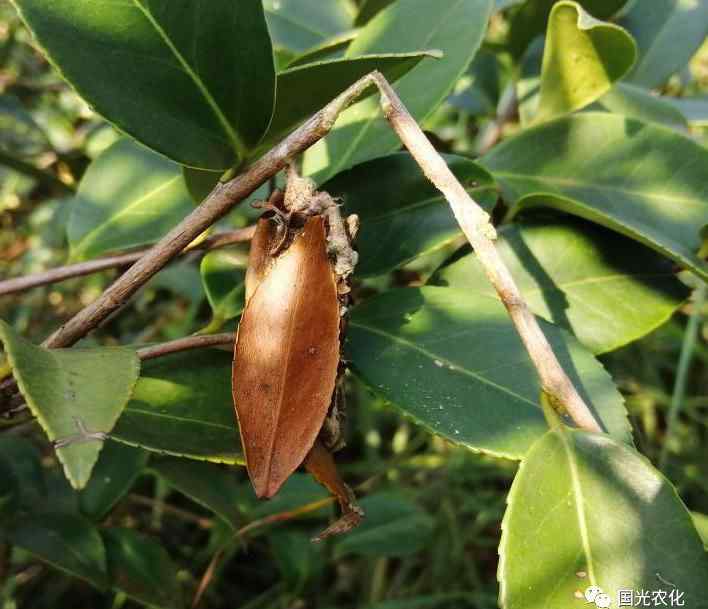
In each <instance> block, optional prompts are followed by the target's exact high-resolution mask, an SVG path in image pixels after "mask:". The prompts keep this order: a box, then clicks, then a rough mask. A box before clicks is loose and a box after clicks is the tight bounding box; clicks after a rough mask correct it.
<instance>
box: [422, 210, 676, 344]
mask: <svg viewBox="0 0 708 609" xmlns="http://www.w3.org/2000/svg"><path fill="white" fill-rule="evenodd" d="M496 246H497V251H498V252H499V253H500V255H501V257H502V260H503V261H504V263H505V264H506V266H507V268H508V269H509V270H510V271H511V274H512V275H513V277H514V280H515V281H516V284H517V285H518V286H519V289H520V290H521V292H522V294H523V296H524V300H526V302H527V303H528V305H529V307H531V310H532V311H533V312H534V313H536V314H537V315H540V316H542V317H544V318H545V319H547V320H549V321H552V322H553V323H555V324H557V325H559V326H561V327H563V328H565V329H567V330H570V331H571V332H572V333H573V334H575V336H576V337H577V338H578V339H579V340H580V342H581V343H583V344H584V345H585V346H586V347H587V348H588V349H590V350H591V351H593V352H594V353H604V352H605V351H611V350H613V349H616V348H618V347H621V346H622V345H624V344H626V343H629V342H631V341H633V340H636V339H638V338H640V337H641V336H644V335H645V334H648V333H649V332H651V331H652V330H654V329H655V328H657V327H658V326H660V325H661V324H663V323H664V322H665V321H666V320H667V319H668V318H669V317H670V316H671V315H672V314H673V313H674V311H676V309H677V308H678V307H679V306H680V305H681V304H682V302H683V301H684V300H685V299H686V298H687V297H688V294H689V291H688V289H687V288H686V287H685V286H684V285H683V284H682V283H681V282H680V281H678V280H677V279H676V277H675V275H674V273H673V271H672V269H671V264H670V263H669V261H668V260H666V259H665V258H663V257H662V256H660V255H659V254H657V253H655V252H654V251H652V250H650V249H648V248H645V247H644V246H642V245H639V244H634V243H632V242H631V241H630V240H629V239H627V238H625V237H622V236H620V235H618V234H616V233H613V232H611V231H608V230H607V229H604V228H601V227H599V226H596V225H592V224H590V223H587V222H583V221H580V220H577V219H573V218H569V217H566V218H557V219H551V220H545V221H530V222H525V223H522V224H518V225H510V226H505V227H504V228H502V229H501V230H500V231H499V239H498V240H497V242H496ZM432 283H435V284H437V285H446V286H451V287H454V288H468V289H470V290H473V291H475V292H477V293H479V294H484V295H487V296H490V297H493V298H497V293H496V292H495V290H494V288H492V286H491V284H490V283H489V281H488V280H487V278H486V275H485V274H484V270H483V269H482V266H481V264H480V263H479V261H478V260H477V257H476V256H474V255H473V254H469V255H467V256H465V257H464V258H462V259H460V260H458V261H457V262H455V263H454V264H451V265H450V266H447V267H445V268H443V269H442V270H441V271H439V272H438V274H437V275H436V276H435V277H434V279H433V281H432Z"/></svg>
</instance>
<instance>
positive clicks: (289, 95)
mask: <svg viewBox="0 0 708 609" xmlns="http://www.w3.org/2000/svg"><path fill="white" fill-rule="evenodd" d="M425 56H433V57H436V56H437V55H435V54H433V53H432V52H426V51H424V52H417V53H388V54H386V53H380V54H377V55H363V56H361V57H344V58H341V59H329V60H325V61H318V62H316V63H308V64H306V65H303V66H297V67H294V68H289V69H287V70H285V71H283V72H280V73H278V97H277V100H276V103H275V110H274V112H273V120H272V122H271V124H270V127H269V128H268V133H267V134H266V136H265V139H264V140H263V142H262V143H261V145H260V146H259V148H258V151H266V150H268V149H269V148H270V147H271V146H273V145H275V144H276V143H278V142H279V141H280V140H281V139H283V138H284V137H285V136H286V135H287V134H288V133H290V132H291V131H292V130H293V129H294V128H295V127H297V126H298V125H299V124H300V123H301V122H303V121H304V120H305V119H307V118H309V117H310V116H312V115H313V114H314V113H315V112H317V111H318V110H319V109H320V108H322V107H323V106H325V105H326V104H327V103H329V102H330V101H332V100H333V99H334V98H335V97H337V95H339V94H340V93H341V92H342V91H344V90H345V89H346V88H347V87H348V86H349V85H351V84H352V83H353V82H355V81H356V80H358V79H359V78H361V77H362V76H364V75H365V74H368V73H369V72H372V71H373V70H379V71H380V72H381V73H382V74H383V75H384V76H385V77H386V78H387V79H388V80H389V82H394V81H396V80H398V79H400V78H401V77H402V76H403V75H404V74H406V73H407V72H410V71H411V70H412V69H413V68H415V66H416V65H417V64H418V63H419V62H420V60H421V59H423V57H425ZM374 92H375V90H374V89H373V88H370V89H369V91H367V95H372V94H373V93H374ZM258 151H256V153H255V154H256V155H257V154H258Z"/></svg>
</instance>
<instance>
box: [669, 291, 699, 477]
mask: <svg viewBox="0 0 708 609" xmlns="http://www.w3.org/2000/svg"><path fill="white" fill-rule="evenodd" d="M705 301H706V284H705V283H703V282H701V284H700V285H699V286H698V288H697V289H696V291H695V295H694V298H693V311H691V316H690V317H689V318H688V325H687V326H686V331H685V332H684V335H683V343H682V345H681V355H679V363H678V370H677V372H676V380H675V381H674V390H673V393H672V395H671V404H670V406H669V416H668V420H667V422H666V435H665V437H664V444H663V446H662V447H661V454H660V456H659V469H660V470H661V471H664V472H665V470H666V465H667V463H668V460H669V444H670V443H671V436H672V434H673V432H674V427H675V425H676V421H677V419H678V415H679V412H680V411H681V406H682V405H683V402H684V398H685V397H686V384H687V382H688V371H689V369H690V368H691V361H692V360H693V354H694V351H695V348H696V337H697V336H698V326H699V324H700V321H701V315H702V312H703V304H704V303H705Z"/></svg>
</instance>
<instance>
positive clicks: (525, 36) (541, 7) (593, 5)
mask: <svg viewBox="0 0 708 609" xmlns="http://www.w3.org/2000/svg"><path fill="white" fill-rule="evenodd" d="M556 1H557V0H526V1H525V2H524V3H523V4H522V5H521V6H520V7H519V8H518V10H516V11H515V12H514V13H513V14H512V16H511V18H510V20H509V50H510V51H511V52H512V54H513V55H514V56H516V57H520V56H521V55H522V54H523V53H524V52H525V51H526V48H527V47H528V45H529V43H530V42H531V41H532V40H533V39H534V38H536V36H538V35H539V34H542V33H543V32H544V31H545V30H546V25H547V22H548V16H549V15H550V13H551V9H552V8H553V6H554V4H555V3H556ZM626 3H627V0H581V2H580V3H579V4H581V5H582V7H583V8H584V9H585V10H586V11H587V12H588V13H590V14H591V15H592V16H593V17H595V18H596V19H609V18H610V17H612V16H613V15H614V14H615V13H617V12H618V11H619V9H621V8H622V7H623V6H624V5H625V4H626Z"/></svg>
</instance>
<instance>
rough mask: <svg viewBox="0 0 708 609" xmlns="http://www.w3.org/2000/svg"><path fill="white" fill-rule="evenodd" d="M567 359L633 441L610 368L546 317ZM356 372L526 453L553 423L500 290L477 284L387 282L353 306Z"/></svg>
mask: <svg viewBox="0 0 708 609" xmlns="http://www.w3.org/2000/svg"><path fill="white" fill-rule="evenodd" d="M541 328H542V329H543V332H544V334H545V335H546V337H547V338H548V341H549V342H550V344H551V347H552V348H553V350H554V352H555V353H556V355H557V357H558V359H559V361H560V363H561V366H562V367H563V369H564V370H566V372H567V373H568V375H569V376H570V378H571V380H572V382H573V383H574V384H575V386H576V388H577V389H578V391H579V392H580V394H581V395H582V396H583V398H584V399H585V400H586V402H587V403H588V404H589V405H590V408H591V409H592V410H593V411H594V412H595V413H596V414H598V416H599V419H600V420H601V421H602V422H603V423H604V425H605V426H606V427H607V428H608V430H609V431H610V433H611V434H612V435H613V436H614V437H616V438H618V439H620V440H623V441H628V442H630V441H631V440H630V431H629V425H628V423H627V419H626V413H625V410H624V407H623V399H622V396H621V395H620V394H619V392H618V391H617V389H616V388H615V386H614V385H613V383H612V380H611V378H610V376H609V375H608V374H607V372H605V370H604V368H603V367H602V366H601V365H600V364H599V363H598V362H597V361H596V360H595V358H593V357H592V356H591V355H590V354H589V353H588V352H587V351H586V350H585V349H583V348H582V347H581V346H580V345H579V344H578V343H577V342H576V341H575V340H573V339H572V337H570V336H569V335H567V334H565V333H563V332H562V331H561V330H560V329H558V328H557V327H555V326H553V325H551V324H548V323H546V322H543V321H541ZM347 347H348V348H347V351H348V355H349V358H350V359H351V360H352V364H353V369H354V372H355V373H356V374H357V375H358V376H360V377H361V378H362V379H363V380H364V381H365V382H366V383H367V384H368V385H369V386H370V387H371V388H372V389H373V390H374V391H376V392H377V393H379V394H381V395H383V397H385V398H386V399H387V400H389V401H391V402H392V403H393V404H394V405H396V406H397V407H399V408H400V409H401V410H402V411H403V412H404V414H406V415H408V416H410V417H411V418H413V419H414V420H415V421H416V422H417V423H419V424H421V425H423V426H424V427H426V428H427V429H429V430H430V431H431V432H433V433H435V434H438V435H441V436H443V437H444V438H446V439H448V440H451V441H452V442H455V443H457V444H461V445H463V446H466V447H468V448H471V449H473V450H477V451H483V452H487V453H490V454H493V455H497V456H503V457H507V458H510V459H521V458H522V457H523V456H524V454H525V453H526V451H527V450H528V448H529V447H530V446H531V444H533V442H534V441H535V440H536V439H538V438H539V437H540V436H541V435H543V433H544V432H545V431H546V429H547V424H546V421H545V419H544V417H543V413H542V412H541V407H540V405H539V399H540V391H541V389H540V385H539V381H538V377H537V373H536V370H535V368H534V367H533V366H532V364H531V362H530V360H529V357H528V354H527V353H526V350H525V349H524V347H523V345H522V343H521V339H520V338H519V337H518V334H517V333H516V330H515V328H514V326H513V325H512V323H511V320H510V319H509V316H508V314H507V312H506V309H505V308H504V307H503V306H502V304H501V303H500V302H499V301H497V300H496V299H493V298H489V297H488V296H486V295H483V294H479V293H475V292H473V291H471V290H467V289H465V290H462V289H453V288H440V287H424V288H404V289H394V290H389V291H388V292H385V293H383V294H381V295H380V296H377V297H375V298H372V299H370V300H367V301H365V302H363V303H362V304H360V305H358V306H357V307H355V308H354V310H353V312H352V317H351V322H350V326H349V342H348V345H347Z"/></svg>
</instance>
